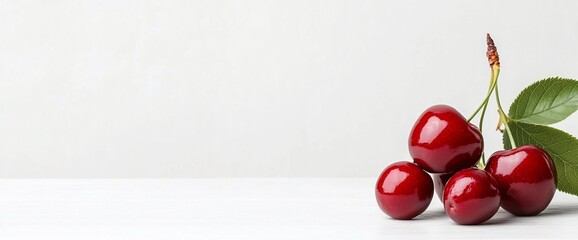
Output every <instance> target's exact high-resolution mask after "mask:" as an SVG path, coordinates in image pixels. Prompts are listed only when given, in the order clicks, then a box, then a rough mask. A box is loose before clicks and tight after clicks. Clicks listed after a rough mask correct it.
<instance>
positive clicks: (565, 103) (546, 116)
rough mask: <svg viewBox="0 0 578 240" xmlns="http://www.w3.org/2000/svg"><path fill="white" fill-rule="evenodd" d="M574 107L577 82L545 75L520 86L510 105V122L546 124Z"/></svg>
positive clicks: (562, 116)
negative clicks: (533, 81)
mask: <svg viewBox="0 0 578 240" xmlns="http://www.w3.org/2000/svg"><path fill="white" fill-rule="evenodd" d="M577 109H578V81H576V80H572V79H565V78H558V77H554V78H547V79H544V80H540V81H538V82H535V83H533V84H532V85H530V86H528V87H527V88H526V89H524V90H523V91H522V92H521V93H520V94H519V95H518V97H517V98H516V100H514V102H513V103H512V105H511V106H510V112H509V114H508V115H509V117H510V118H511V119H512V120H514V121H519V122H526V123H533V124H540V125H548V124H553V123H557V122H560V121H562V120H564V119H566V118H567V117H568V116H570V114H572V113H573V112H575V111H576V110H577Z"/></svg>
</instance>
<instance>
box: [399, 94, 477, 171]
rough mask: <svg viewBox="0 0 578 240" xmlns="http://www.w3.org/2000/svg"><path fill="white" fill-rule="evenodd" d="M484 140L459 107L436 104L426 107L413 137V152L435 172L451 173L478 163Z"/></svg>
mask: <svg viewBox="0 0 578 240" xmlns="http://www.w3.org/2000/svg"><path fill="white" fill-rule="evenodd" d="M483 147H484V141H483V138H482V133H481V132H480V130H478V128H477V127H476V126H474V125H473V124H470V123H468V121H467V120H466V119H465V118H464V116H462V115H461V114H460V113H459V112H458V111H457V110H456V109H454V108H452V107H450V106H447V105H435V106H432V107H430V108H428V109H426V110H425V112H423V113H422V114H421V116H420V117H419V118H418V120H417V121H416V122H415V124H414V126H413V128H412V130H411V133H410V136H409V153H410V154H411V156H412V158H413V160H414V162H415V163H417V164H418V165H420V166H421V167H422V168H423V169H425V170H426V171H428V172H431V173H448V172H457V171H459V170H462V169H465V168H468V167H471V166H474V165H475V164H476V162H477V161H478V160H479V159H480V157H481V156H482V150H483Z"/></svg>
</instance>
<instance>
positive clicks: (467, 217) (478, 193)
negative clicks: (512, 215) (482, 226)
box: [443, 168, 500, 224]
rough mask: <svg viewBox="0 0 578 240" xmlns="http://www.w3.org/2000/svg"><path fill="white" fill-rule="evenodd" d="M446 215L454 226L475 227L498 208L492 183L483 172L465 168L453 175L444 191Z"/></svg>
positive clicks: (496, 191) (498, 199)
mask: <svg viewBox="0 0 578 240" xmlns="http://www.w3.org/2000/svg"><path fill="white" fill-rule="evenodd" d="M443 202H444V209H445V211H446V214H447V215H448V216H450V218H451V219H452V220H453V221H454V222H456V223H458V224H479V223H483V222H485V221H487V220H488V219H490V218H491V217H492V216H494V214H496V212H497V211H498V209H499V208H500V192H499V191H498V184H497V182H496V180H494V178H493V177H492V176H491V175H490V174H489V173H487V172H485V171H484V170H480V169H477V168H468V169H464V170H462V171H459V172H457V173H456V174H455V175H454V176H453V177H451V178H450V180H449V181H448V182H447V184H446V188H445V190H444V201H443Z"/></svg>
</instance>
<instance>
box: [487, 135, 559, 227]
mask: <svg viewBox="0 0 578 240" xmlns="http://www.w3.org/2000/svg"><path fill="white" fill-rule="evenodd" d="M486 171H487V172H489V173H490V174H492V176H493V177H494V178H495V179H496V181H497V182H498V187H499V188H500V193H501V195H502V208H504V209H505V210H506V211H508V212H510V213H512V214H514V215H520V216H532V215H537V214H539V213H540V212H542V211H543V210H544V209H546V207H547V206H548V204H550V201H551V200H552V198H553V197H554V193H555V192H556V168H555V167H554V163H553V162H552V160H551V159H550V156H549V155H548V154H547V153H546V152H545V151H544V150H542V149H540V148H539V147H536V146H533V145H524V146H521V147H518V148H514V149H511V150H505V151H497V152H495V153H494V154H492V156H490V159H489V160H488V164H487V165H486Z"/></svg>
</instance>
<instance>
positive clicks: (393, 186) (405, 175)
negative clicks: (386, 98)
mask: <svg viewBox="0 0 578 240" xmlns="http://www.w3.org/2000/svg"><path fill="white" fill-rule="evenodd" d="M483 147H484V140H483V137H482V134H481V132H480V130H479V129H478V128H477V127H476V126H475V125H473V124H471V123H469V122H468V120H466V119H465V118H464V117H463V116H462V115H461V114H460V113H459V112H458V111H457V110H456V109H454V108H452V107H450V106H447V105H435V106H432V107H430V108H428V109H427V110H425V112H424V113H423V114H422V115H421V116H420V117H419V118H418V120H417V121H416V123H415V125H414V126H413V129H412V130H411V133H410V136H409V153H410V155H411V157H412V158H413V163H412V162H406V161H402V162H396V163H393V164H391V165H390V166H388V167H387V168H385V170H383V172H382V173H381V175H380V176H379V179H378V181H377V185H376V191H375V194H376V197H377V203H378V204H379V207H380V208H381V210H383V212H385V213H386V214H387V215H389V216H390V217H392V218H394V219H412V218H414V217H416V216H418V215H419V214H421V213H423V212H424V211H425V210H426V209H427V207H428V206H429V204H430V203H431V200H432V197H433V192H434V185H435V191H436V194H437V195H438V197H439V198H440V200H441V201H442V202H443V205H444V209H445V212H446V214H447V215H448V216H449V217H450V218H451V219H452V220H453V221H455V222H456V223H458V224H480V223H483V222H485V221H487V220H489V219H490V218H491V217H492V216H494V215H495V214H496V212H497V211H498V209H499V208H500V206H501V207H502V208H503V209H505V210H506V211H508V212H510V213H512V214H514V215H519V216H532V215H537V214H539V213H540V212H542V211H543V210H544V209H545V208H546V207H547V206H548V204H549V203H550V201H551V200H552V198H553V196H554V193H555V192H556V181H557V179H556V169H555V167H554V164H553V162H552V160H551V159H550V157H549V155H548V154H547V153H546V152H545V151H544V150H542V149H541V148H539V147H536V146H533V145H524V146H520V147H516V148H513V149H511V150H504V151H497V152H495V153H494V154H492V155H491V157H490V158H489V159H488V162H487V164H486V166H485V168H483V169H482V167H480V168H477V167H476V165H477V164H478V161H479V160H480V158H481V156H482V152H483ZM428 172H429V173H431V176H430V174H428ZM432 177H433V180H432Z"/></svg>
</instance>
